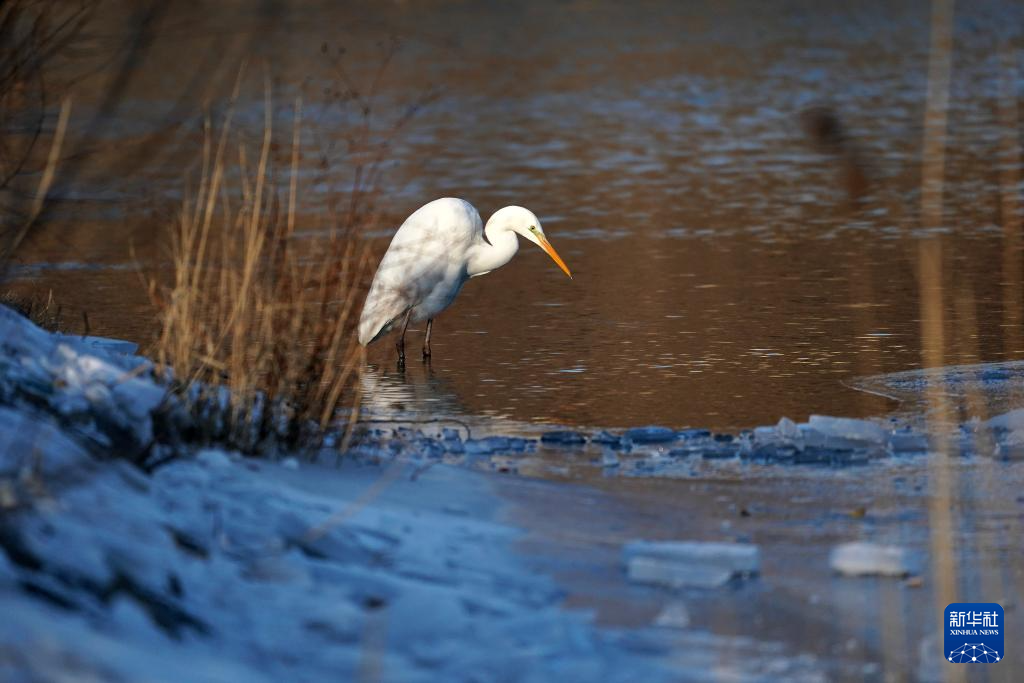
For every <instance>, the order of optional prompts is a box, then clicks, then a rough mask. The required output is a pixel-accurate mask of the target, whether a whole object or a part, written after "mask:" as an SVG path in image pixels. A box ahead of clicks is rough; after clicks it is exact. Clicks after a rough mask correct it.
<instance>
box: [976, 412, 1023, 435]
mask: <svg viewBox="0 0 1024 683" xmlns="http://www.w3.org/2000/svg"><path fill="white" fill-rule="evenodd" d="M984 424H985V426H986V427H988V428H989V429H996V430H999V431H1007V432H1015V431H1018V430H1022V429H1024V408H1017V409H1016V410H1011V411H1010V412H1008V413H1003V414H1002V415H996V416H995V417H993V418H990V419H988V420H986V421H985V422H984Z"/></svg>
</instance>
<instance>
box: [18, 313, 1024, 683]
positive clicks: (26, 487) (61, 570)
mask: <svg viewBox="0 0 1024 683" xmlns="http://www.w3.org/2000/svg"><path fill="white" fill-rule="evenodd" d="M149 368H150V366H149V364H148V361H146V360H145V359H142V358H138V357H132V356H123V355H118V354H117V353H116V349H111V348H109V347H107V348H105V347H103V346H102V345H100V346H97V345H96V344H94V343H86V342H83V341H82V340H80V339H76V338H69V337H58V336H54V335H50V334H48V333H45V332H43V331H41V330H38V329H36V328H35V327H33V326H32V325H31V324H30V323H28V322H27V321H25V320H23V319H22V318H20V317H17V316H15V315H14V314H12V313H10V312H8V311H7V310H6V309H2V308H0V604H2V605H3V614H4V616H5V618H4V619H2V620H0V680H5V681H6V680H12V681H36V680H45V681H50V680H69V681H70V680H76V681H77V680H83V679H84V680H89V679H94V680H104V681H108V680H109V681H139V680H141V681H235V680H245V681H250V680H252V681H260V680H266V681H279V680H289V681H290V680H310V681H318V680H367V681H378V680H384V681H391V680H396V681H397V680H401V681H406V680H414V681H415V680H423V681H428V680H429V681H462V680H465V681H471V680H480V681H492V680H493V681H545V680H553V679H560V680H565V681H591V680H608V681H634V680H644V681H660V680H666V681H668V680H671V681H675V680H706V679H707V677H708V675H709V672H710V671H712V670H713V671H714V674H715V675H716V676H718V677H722V678H728V679H729V680H735V681H774V680H798V681H799V680H808V681H818V680H862V679H863V678H864V677H865V676H868V677H870V675H873V674H872V672H873V673H875V674H877V673H878V672H879V671H880V669H879V667H880V666H881V665H880V664H879V662H880V661H882V655H883V654H884V648H885V645H884V644H883V645H879V644H877V643H876V641H877V639H878V638H879V637H880V633H881V631H880V630H879V629H878V628H877V627H870V628H859V627H857V624H858V619H866V618H867V615H868V614H872V612H870V610H877V611H879V612H881V613H882V614H887V613H886V612H884V609H885V607H884V605H883V604H882V601H883V600H884V601H886V603H885V604H888V601H890V599H891V596H892V594H893V593H894V592H895V593H898V594H900V595H902V596H903V598H904V600H905V602H904V608H905V609H910V610H912V611H913V613H914V618H913V619H910V618H906V619H904V617H903V616H900V617H899V619H900V620H899V621H898V622H897V623H898V626H899V627H900V628H902V627H903V626H905V627H906V629H907V633H906V639H907V642H908V643H909V644H910V646H911V647H913V644H914V643H917V642H919V641H920V639H921V637H922V636H921V634H920V628H919V625H926V624H929V623H931V622H930V621H929V619H930V617H929V612H928V609H929V608H930V602H929V599H928V595H927V592H928V591H929V590H930V588H929V581H930V575H929V569H928V553H929V547H928V538H929V529H928V526H927V525H928V518H927V515H926V514H922V513H921V510H925V509H926V508H927V505H926V504H925V502H926V498H925V497H926V496H927V488H926V486H925V484H926V482H927V469H928V468H927V462H928V457H927V456H926V455H923V452H924V451H926V450H927V441H926V440H925V439H924V437H923V435H922V434H920V433H918V432H915V431H914V430H913V429H907V428H906V427H905V426H903V425H894V424H892V423H890V422H888V421H886V420H875V421H864V420H844V419H841V418H828V417H814V418H812V419H810V420H809V421H808V422H807V423H806V424H802V425H797V424H794V423H792V422H790V421H788V420H783V421H781V422H779V424H777V425H775V426H773V427H767V428H759V429H756V430H751V431H749V432H746V433H743V434H740V435H715V434H711V433H709V432H707V431H706V430H700V429H689V430H681V431H679V430H674V429H669V428H664V427H638V428H633V429H629V430H624V431H621V432H614V433H613V432H607V431H600V432H593V433H591V432H576V431H567V430H564V429H558V430H551V429H550V428H543V427H541V428H536V431H534V432H529V433H527V432H520V433H517V434H499V433H490V434H487V433H486V432H477V431H476V425H473V430H472V431H473V434H475V436H471V435H470V434H466V433H465V429H463V428H461V427H460V428H459V429H455V428H453V427H449V426H447V425H448V424H450V423H449V422H441V423H430V424H429V426H427V425H426V424H419V425H417V424H406V425H395V424H391V425H383V424H372V425H371V426H370V428H368V430H367V431H366V433H364V434H363V435H362V437H361V439H360V440H359V441H358V442H357V443H356V445H355V447H354V448H352V450H351V452H349V453H347V454H344V457H341V458H340V462H341V464H340V466H337V467H335V466H325V465H317V464H305V463H300V461H299V459H295V458H287V459H284V460H281V461H280V462H275V461H271V460H264V459H252V458H243V457H241V456H239V455H237V454H234V453H230V452H226V451H224V450H221V449H216V448H198V447H193V448H188V447H187V446H186V447H184V448H182V447H180V446H176V450H174V449H171V448H170V447H169V446H168V444H166V443H164V441H165V439H166V438H167V437H168V433H169V430H168V427H169V426H170V425H174V424H176V421H180V420H187V419H188V418H187V416H186V415H184V413H183V412H182V411H181V410H180V408H179V407H178V406H177V404H176V403H175V401H174V400H173V399H171V398H168V396H167V395H166V392H165V391H164V389H163V388H162V387H160V386H159V385H158V384H156V383H154V382H153V381H152V379H151V372H150V370H149ZM154 416H155V417H154ZM456 422H457V421H456ZM1021 424H1024V422H1022V421H1021V419H1020V418H1019V414H1017V413H1010V414H1008V415H1007V416H1005V418H1002V419H994V420H991V421H989V422H987V423H985V424H973V425H967V426H964V427H963V428H962V429H961V433H962V435H963V437H964V441H965V443H966V442H967V441H970V440H971V438H972V436H973V434H974V433H975V432H976V431H977V430H978V429H985V430H988V431H987V432H986V433H988V434H990V436H992V438H993V439H995V441H996V443H997V445H999V446H1000V448H999V449H997V450H996V451H995V454H996V455H998V456H999V457H998V458H995V459H993V458H987V457H986V458H965V459H963V460H961V461H959V464H958V465H957V467H958V468H959V469H958V470H957V471H958V473H960V474H961V475H962V478H963V479H964V481H965V482H966V483H967V484H970V486H971V487H972V488H970V489H969V490H968V489H965V491H964V493H963V494H962V495H963V496H964V500H968V498H967V497H968V496H971V497H972V498H970V500H972V501H974V500H976V501H979V502H978V503H977V504H975V505H974V509H975V510H976V512H975V513H974V514H975V515H976V519H975V521H972V523H976V524H979V525H982V526H985V527H986V528H988V527H987V526H986V525H1004V526H1005V525H1008V524H1010V522H1012V521H1013V520H1014V519H1016V518H1015V517H1014V515H1017V514H1018V512H1016V508H1015V505H1016V503H1015V501H1014V495H1016V494H1013V493H1009V492H1012V491H1016V490H1019V488H1017V486H1018V482H1020V481H1021V480H1022V477H1024V474H1022V469H1024V468H1022V467H1021V465H1022V463H1021V462H1020V461H1019V460H1018V459H1016V458H1015V455H1016V453H1015V451H1013V450H1012V449H1010V448H1008V447H1009V446H1011V445H1012V444H1013V443H1016V440H1017V439H1018V437H1019V434H1020V433H1021V432H1022V428H1021V427H1020V425H1021ZM545 429H547V431H545ZM171 432H173V430H171ZM485 434H486V435H485ZM171 436H173V433H171ZM1003 446H1007V448H1003ZM172 450H174V452H177V453H179V454H180V457H175V458H170V459H166V460H165V459H164V458H163V457H162V456H163V455H166V454H168V453H170V452H172ZM163 451H166V453H164V452H163ZM328 455H329V456H330V457H329V458H327V460H329V461H330V462H333V461H334V460H335V456H337V455H339V454H334V453H329V454H328ZM154 456H155V457H154ZM154 460H156V461H161V462H162V464H160V465H159V466H156V467H153V468H152V472H151V473H149V474H147V473H145V472H144V470H143V469H140V468H139V467H137V466H135V465H134V464H133V463H137V462H150V463H151V462H153V461H154ZM982 460H984V461H986V462H990V463H999V465H998V466H999V467H1001V470H1000V471H999V476H998V477H991V481H988V480H987V479H985V480H983V479H982V478H981V476H980V475H983V474H986V472H988V470H980V469H977V468H974V467H973V463H974V462H978V461H982ZM805 464H810V465H813V466H812V467H807V466H804V465H805ZM821 465H826V467H821ZM848 465H861V467H848ZM515 471H522V472H527V473H528V472H541V473H544V474H545V476H551V478H555V479H558V478H560V477H565V478H567V479H575V480H576V482H575V483H564V482H551V481H532V480H530V479H528V478H525V477H507V476H505V475H501V474H495V472H515ZM975 479H977V480H978V481H976V482H975V481H974V480H975ZM579 482H585V485H580V483H579ZM649 482H656V483H657V485H655V486H650V485H649ZM602 489H607V491H604V490H602ZM982 503H984V504H983V505H982ZM1007 520H1009V521H1007ZM1011 526H1012V525H1011ZM999 528H1003V526H1000V527H999ZM1006 528H1007V533H1006V534H1005V535H1003V536H997V537H994V538H990V539H988V540H986V541H985V544H986V545H984V546H982V545H980V544H979V545H978V546H977V548H978V549H975V550H970V549H968V550H965V551H964V552H974V553H994V554H995V556H997V557H1006V556H1007V553H1008V552H1009V550H1008V548H1007V547H1005V546H1006V544H1007V543H1011V541H1008V540H1006V539H1009V538H1011V537H1013V538H1015V536H1012V533H1011V532H1012V529H1011V527H1010V526H1007V527H1006ZM969 533H970V528H969V527H967V526H965V527H964V530H963V532H962V536H963V537H964V538H966V537H967V534H969ZM857 541H866V542H869V543H868V544H860V545H857V546H856V547H855V549H856V550H858V552H857V553H854V554H853V555H852V556H847V557H845V559H844V558H840V559H844V561H846V560H852V561H854V562H855V563H856V566H857V572H856V573H858V574H870V575H878V574H893V575H894V576H892V577H888V578H883V579H880V581H885V582H887V584H886V585H884V586H882V585H879V584H877V583H870V584H869V583H866V581H873V579H865V580H862V579H850V578H844V576H843V575H842V574H843V573H840V574H836V573H834V570H836V571H839V570H841V569H842V568H843V567H845V566H846V565H845V564H844V565H842V567H837V566H835V563H832V564H831V565H830V551H831V550H832V549H833V548H834V547H837V545H838V544H840V543H852V542H857ZM870 543H874V544H878V545H877V547H882V548H889V547H896V548H900V549H905V551H906V555H905V557H906V559H907V560H908V561H909V560H915V561H916V560H918V559H920V560H922V565H923V566H922V567H921V568H920V574H919V575H915V576H913V577H912V578H911V579H908V580H906V581H904V580H902V579H900V578H898V577H902V576H903V575H904V574H906V573H908V572H910V571H911V570H909V569H908V570H906V571H904V570H902V569H901V570H900V571H898V572H896V571H881V570H880V567H881V565H880V564H879V562H878V561H877V560H876V559H872V557H873V556H869V555H867V554H865V553H864V552H861V550H863V549H865V548H866V549H869V550H870V549H872V548H876V546H872V545H870ZM963 547H964V548H968V547H969V546H967V545H963ZM970 548H974V546H970ZM887 552H888V551H887ZM900 552H901V553H902V552H903V551H902V550H901V551H900ZM979 556H980V555H979ZM885 557H888V555H886V556H885ZM883 559H885V558H883ZM970 566H971V567H975V569H972V570H971V571H975V572H986V571H989V572H990V573H991V572H995V571H1001V570H1002V569H1001V565H1000V564H999V562H973V561H972V563H971V564H970ZM913 571H914V572H917V571H918V568H917V567H916V566H915V567H914V568H913ZM966 578H967V579H969V580H971V581H975V582H979V581H978V578H977V576H975V575H973V574H972V575H970V576H966ZM985 581H989V582H991V581H992V577H991V576H988V575H985ZM981 583H983V581H982V582H981ZM1012 589H1013V586H1012V585H1011V584H1006V591H1007V592H1006V593H1005V594H1003V595H998V596H987V597H994V598H995V599H997V600H998V599H1002V598H1013V596H1014V593H1013V590H1012ZM830 613H831V614H835V613H841V614H844V615H851V614H852V615H859V616H857V617H856V618H850V619H846V618H844V619H843V620H841V621H840V620H836V623H829V624H826V627H825V628H823V623H822V619H823V615H828V614H830ZM777 614H783V615H785V625H786V628H785V629H782V630H780V629H779V628H778V623H779V622H778V620H777V616H776V615H777ZM1008 614H1009V615H1010V616H1008V619H1013V618H1015V617H1014V615H1013V613H1012V612H1008ZM874 618H877V616H876V617H874ZM860 623H863V622H860ZM851 643H852V645H851ZM887 666H889V667H892V666H894V665H893V663H892V662H891V661H889V662H888V664H887ZM900 666H903V667H904V668H902V669H899V670H900V671H903V672H906V671H909V670H912V669H914V667H915V666H916V662H915V663H910V662H901V664H900Z"/></svg>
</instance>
